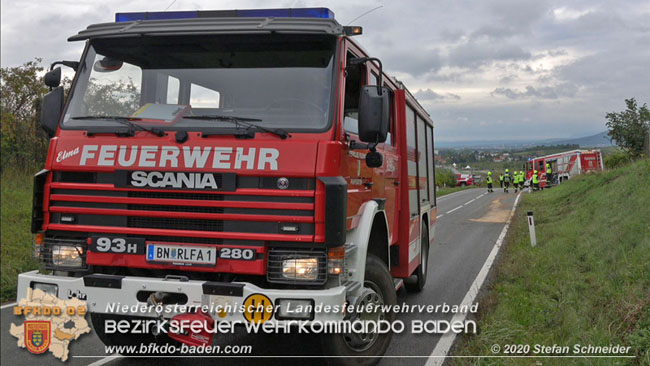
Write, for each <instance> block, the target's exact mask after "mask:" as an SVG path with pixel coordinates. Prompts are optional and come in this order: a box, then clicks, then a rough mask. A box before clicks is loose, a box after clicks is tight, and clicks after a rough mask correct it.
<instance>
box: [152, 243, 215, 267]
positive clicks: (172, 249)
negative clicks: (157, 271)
mask: <svg viewBox="0 0 650 366" xmlns="http://www.w3.org/2000/svg"><path fill="white" fill-rule="evenodd" d="M147 261H148V262H164V263H170V264H176V265H216V263H217V248H216V247H207V246H192V245H169V244H147Z"/></svg>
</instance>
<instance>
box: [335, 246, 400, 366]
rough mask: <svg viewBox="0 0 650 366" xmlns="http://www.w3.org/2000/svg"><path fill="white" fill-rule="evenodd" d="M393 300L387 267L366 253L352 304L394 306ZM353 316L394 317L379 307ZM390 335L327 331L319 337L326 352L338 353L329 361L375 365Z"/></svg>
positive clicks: (366, 318)
mask: <svg viewBox="0 0 650 366" xmlns="http://www.w3.org/2000/svg"><path fill="white" fill-rule="evenodd" d="M395 304H397V294H396V293H395V287H394V284H393V278H392V277H391V275H390V272H389V271H388V267H386V264H384V262H382V261H381V260H380V259H379V258H377V257H375V256H373V255H372V254H368V258H367V259H366V271H365V277H364V282H363V290H362V294H361V297H360V298H359V299H358V300H357V301H356V304H353V305H359V306H355V307H359V308H366V306H367V305H370V306H371V307H375V305H378V306H380V309H381V306H382V305H389V306H393V305H395ZM355 320H360V321H380V320H385V321H388V322H389V323H392V322H393V320H395V313H393V312H387V313H385V312H383V311H381V310H379V311H377V312H365V313H356V314H353V315H352V318H351V319H350V321H352V322H354V321H355ZM392 336H393V335H392V333H390V332H388V333H382V334H379V333H362V334H359V333H349V334H327V335H324V336H323V338H322V343H323V351H324V354H325V355H326V356H339V357H335V358H331V359H330V361H331V362H333V363H335V364H338V365H354V366H366V365H374V364H377V363H378V362H379V361H380V359H381V358H380V357H377V356H382V355H383V354H384V353H386V349H387V348H388V345H389V344H390V340H391V338H392ZM363 356H368V357H367V358H365V357H363Z"/></svg>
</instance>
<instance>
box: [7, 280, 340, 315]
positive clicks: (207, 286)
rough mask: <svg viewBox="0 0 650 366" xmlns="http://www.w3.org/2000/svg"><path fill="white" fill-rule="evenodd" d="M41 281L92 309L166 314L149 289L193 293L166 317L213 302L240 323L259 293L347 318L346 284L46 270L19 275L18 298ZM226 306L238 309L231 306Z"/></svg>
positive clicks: (215, 310) (212, 309)
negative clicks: (267, 284)
mask: <svg viewBox="0 0 650 366" xmlns="http://www.w3.org/2000/svg"><path fill="white" fill-rule="evenodd" d="M39 284H49V285H56V286H57V294H56V296H57V297H58V298H60V299H62V300H68V299H71V298H79V299H81V300H86V301H87V306H88V311H89V312H92V313H102V314H116V315H130V316H141V317H151V318H155V317H158V316H160V315H161V314H160V313H156V311H155V309H152V307H147V303H146V300H143V299H144V298H146V297H147V295H146V294H148V293H151V292H157V291H161V292H167V293H174V294H184V295H185V296H187V303H186V304H184V305H178V306H176V307H174V306H173V305H171V306H169V305H168V306H165V307H163V308H164V312H163V313H162V316H163V317H164V318H171V317H172V316H174V315H177V314H179V313H183V312H185V311H182V310H183V309H184V308H183V306H194V307H199V306H203V307H205V306H207V309H209V313H210V315H211V316H212V317H213V318H214V319H215V320H216V321H237V322H246V318H245V316H244V314H243V312H242V311H239V310H241V308H242V307H243V305H244V304H245V302H246V299H248V298H249V297H251V295H256V294H257V295H259V294H261V295H264V296H266V297H267V298H268V299H269V300H270V301H271V302H272V303H273V305H276V306H277V305H278V300H279V299H282V300H287V299H289V300H292V299H295V300H305V299H309V300H312V301H313V305H314V309H315V310H318V309H319V308H321V309H339V310H338V311H333V310H332V311H313V316H312V318H311V319H310V320H312V321H338V320H342V319H343V316H344V313H343V311H342V310H343V306H344V304H345V301H346V290H347V288H346V287H345V286H338V287H333V288H329V289H318V290H306V289H298V290H287V289H263V288H260V287H258V286H255V285H253V284H250V283H245V282H232V283H224V282H209V281H181V280H179V279H162V278H149V277H132V276H110V275H89V276H85V277H78V278H74V277H62V276H53V275H44V274H40V273H38V271H31V272H25V273H22V274H20V275H19V276H18V293H17V298H18V300H19V301H20V300H21V299H23V298H26V297H27V294H28V289H30V288H34V287H35V286H39ZM139 298H140V300H142V301H140V300H139ZM258 299H259V297H258ZM258 301H259V300H258ZM319 305H322V307H319ZM328 306H329V307H328ZM226 309H234V310H232V311H226ZM269 321H272V322H282V321H283V320H280V319H278V317H277V313H274V314H272V319H270V320H269Z"/></svg>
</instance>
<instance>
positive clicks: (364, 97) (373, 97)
mask: <svg viewBox="0 0 650 366" xmlns="http://www.w3.org/2000/svg"><path fill="white" fill-rule="evenodd" d="M380 93H381V94H380ZM388 93H389V91H388V88H385V87H382V88H379V87H377V86H373V85H366V86H364V87H363V88H362V89H361V97H360V99H359V140H361V141H363V142H368V143H377V142H384V141H386V137H387V136H388V121H389V116H390V105H389V103H390V100H389V98H388Z"/></svg>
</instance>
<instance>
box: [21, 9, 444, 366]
mask: <svg viewBox="0 0 650 366" xmlns="http://www.w3.org/2000/svg"><path fill="white" fill-rule="evenodd" d="M361 32H362V30H361V28H360V27H347V26H346V27H344V26H341V25H340V24H339V23H338V22H337V21H336V20H335V19H334V14H333V13H332V12H331V11H330V10H329V9H325V8H307V9H271V10H237V11H184V12H155V13H154V12H151V13H118V14H117V15H116V21H115V22H113V23H102V24H95V25H91V26H89V27H88V28H87V29H85V30H83V31H81V32H79V34H77V35H75V36H72V37H70V38H69V41H85V49H84V52H83V55H82V56H81V60H80V61H79V62H76V61H60V62H55V63H54V64H53V65H52V67H51V68H50V71H49V72H48V73H47V74H46V75H45V82H46V84H47V85H48V86H50V88H51V89H52V90H51V92H50V93H49V94H47V95H46V96H45V98H44V100H43V109H42V120H41V124H42V126H43V127H44V129H45V130H46V131H47V132H48V133H49V135H50V137H51V140H50V146H49V153H48V157H47V161H46V163H45V169H44V170H42V171H41V172H39V173H38V174H36V176H35V179H34V200H33V202H34V204H33V206H34V207H33V217H32V220H33V221H32V231H33V232H34V233H35V244H36V251H37V253H38V256H39V259H40V264H41V269H40V270H39V271H33V272H27V273H23V274H21V275H20V276H19V280H18V282H19V284H18V298H24V297H25V296H27V295H28V291H29V289H33V290H36V289H38V290H41V291H45V292H48V293H53V294H55V295H56V296H58V297H59V298H62V299H68V298H71V297H77V298H81V299H85V300H87V301H88V307H89V312H90V313H91V318H92V323H93V326H94V329H95V331H96V332H97V334H98V336H99V337H100V339H101V340H102V341H103V342H104V343H105V344H107V345H113V344H140V343H143V342H147V340H153V341H157V342H159V341H164V342H173V341H180V342H183V343H186V344H208V343H210V342H211V336H208V335H206V334H204V333H200V334H199V333H193V332H191V331H190V332H185V333H181V332H179V333H174V332H173V331H170V332H169V333H168V334H165V333H164V332H161V333H159V334H152V335H142V334H115V333H110V332H109V331H107V329H106V328H105V324H106V322H107V321H109V320H115V319H120V320H121V319H126V320H132V319H146V318H159V319H167V320H168V319H172V320H174V319H181V318H182V319H208V320H210V321H211V322H214V321H216V322H242V321H244V322H256V323H260V322H272V323H273V322H275V323H282V322H287V321H296V320H297V321H304V322H316V321H341V320H358V319H363V320H367V319H372V320H378V319H380V320H392V319H394V316H395V314H394V313H390V312H383V309H379V310H376V309H375V310H376V311H372V312H368V311H367V310H363V309H366V308H363V307H362V306H360V305H382V304H388V305H390V304H395V303H396V290H397V289H398V288H399V287H401V286H402V285H403V284H404V283H406V285H407V287H408V288H409V290H413V291H421V290H422V288H423V287H424V285H425V283H426V279H427V272H428V266H427V258H428V253H429V247H430V246H431V245H432V244H433V239H434V223H435V220H436V212H437V209H436V197H435V190H434V187H435V182H434V176H435V174H434V169H435V166H434V156H433V151H434V140H433V122H432V120H431V118H430V117H429V115H428V114H427V112H426V111H425V110H424V109H423V108H422V106H421V105H420V104H418V102H417V101H416V100H415V98H414V97H413V95H412V94H411V93H409V91H408V90H406V88H405V87H404V86H403V85H402V84H401V83H400V82H398V81H396V80H395V79H392V78H389V77H387V75H385V74H384V73H383V72H382V64H381V61H380V60H378V59H376V58H373V57H369V56H368V54H367V53H366V52H365V51H364V50H363V49H362V48H361V47H360V46H359V45H358V44H357V43H356V42H355V41H354V40H353V38H352V37H353V36H356V35H359V34H361ZM406 57H408V56H406ZM57 64H62V65H65V66H67V67H71V68H73V69H74V70H75V71H76V73H75V77H74V80H73V83H72V87H71V90H70V93H69V96H68V97H67V99H66V100H65V101H64V97H63V95H64V94H63V89H62V87H61V86H59V84H60V78H61V69H60V68H59V67H54V66H55V65H57ZM404 281H406V282H404ZM116 302H117V303H119V305H121V306H127V307H128V308H129V309H134V307H137V306H138V305H147V304H148V305H160V304H165V305H168V304H173V305H176V304H178V305H188V306H200V309H194V311H188V312H186V313H182V314H175V313H168V312H166V310H165V312H163V313H160V312H159V311H152V310H151V307H149V308H147V310H146V311H145V310H144V309H143V310H140V308H137V309H138V310H130V313H129V314H115V313H114V308H111V304H113V303H116ZM268 305H272V306H271V307H269V306H268ZM320 305H324V306H329V308H327V307H320V309H325V310H321V311H316V309H318V308H319V307H318V306H320ZM111 309H113V310H111ZM206 309H207V310H206ZM224 309H225V310H224ZM228 309H234V310H232V311H230V310H228ZM327 309H330V310H329V311H328V310H327ZM337 309H338V310H337ZM149 336H151V337H150V338H147V337H149ZM390 338H391V335H390V333H388V334H376V333H374V332H370V333H355V332H349V333H345V334H333V335H326V336H324V337H323V339H324V342H323V344H324V348H325V352H326V354H329V355H339V356H340V355H344V356H345V355H350V356H377V355H382V354H383V353H384V352H385V350H386V348H387V347H388V344H389V342H390ZM335 360H336V361H337V362H342V363H346V362H352V361H350V360H354V362H355V364H358V362H357V361H359V360H362V361H363V360H365V359H363V358H362V359H359V358H352V359H346V358H336V359H335ZM377 361H378V358H376V357H375V358H368V359H367V360H365V362H367V363H373V362H377Z"/></svg>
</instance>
